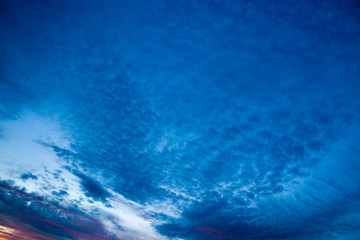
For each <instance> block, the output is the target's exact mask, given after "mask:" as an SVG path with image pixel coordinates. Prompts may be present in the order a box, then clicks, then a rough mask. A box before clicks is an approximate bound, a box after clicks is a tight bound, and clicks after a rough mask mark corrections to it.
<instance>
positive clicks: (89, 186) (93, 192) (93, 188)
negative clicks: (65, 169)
mask: <svg viewBox="0 0 360 240" xmlns="http://www.w3.org/2000/svg"><path fill="white" fill-rule="evenodd" d="M75 175H76V176H77V177H79V178H80V179H81V184H82V186H83V189H84V191H85V195H86V196H88V197H92V198H93V199H94V200H101V201H106V198H107V197H109V196H110V194H109V193H108V192H107V191H106V190H105V189H104V188H103V187H102V186H101V184H100V183H98V182H97V181H95V180H94V179H92V178H90V177H88V176H86V175H84V174H82V173H80V172H76V173H75Z"/></svg>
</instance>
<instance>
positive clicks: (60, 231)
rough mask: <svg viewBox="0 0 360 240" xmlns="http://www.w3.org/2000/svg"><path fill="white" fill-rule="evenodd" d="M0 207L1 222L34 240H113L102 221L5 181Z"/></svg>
mask: <svg viewBox="0 0 360 240" xmlns="http://www.w3.org/2000/svg"><path fill="white" fill-rule="evenodd" d="M4 184H5V185H4ZM0 206H1V209H2V212H1V214H0V225H1V226H2V227H4V226H6V227H9V228H10V229H12V230H13V232H14V233H15V234H16V232H17V233H18V234H19V235H17V236H29V237H33V239H68V238H71V239H83V238H86V239H94V240H95V239H116V238H112V237H111V236H108V235H107V234H105V232H104V230H103V229H102V227H101V226H102V225H101V223H99V222H98V221H97V220H95V219H93V218H91V217H89V216H87V215H86V214H85V213H82V212H81V211H75V212H71V211H68V210H67V209H64V208H62V207H59V206H57V205H54V204H53V203H51V202H47V201H45V200H44V199H41V198H39V197H36V196H32V195H30V194H27V193H25V192H24V191H22V190H18V189H16V188H14V187H12V186H10V185H8V184H6V183H2V184H1V185H0ZM0 234H2V233H1V232H0ZM0 236H3V235H0ZM15 239H16V238H15Z"/></svg>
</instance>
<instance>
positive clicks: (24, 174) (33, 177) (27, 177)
mask: <svg viewBox="0 0 360 240" xmlns="http://www.w3.org/2000/svg"><path fill="white" fill-rule="evenodd" d="M21 178H22V179H23V180H28V179H32V180H37V179H38V177H37V176H36V175H34V174H32V173H23V174H21Z"/></svg>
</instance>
